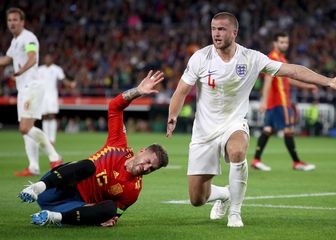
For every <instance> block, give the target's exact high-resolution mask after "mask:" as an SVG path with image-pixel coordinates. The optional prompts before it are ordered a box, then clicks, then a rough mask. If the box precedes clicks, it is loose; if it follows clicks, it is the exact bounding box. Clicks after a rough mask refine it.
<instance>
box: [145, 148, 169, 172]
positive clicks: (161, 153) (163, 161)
mask: <svg viewBox="0 0 336 240" xmlns="http://www.w3.org/2000/svg"><path fill="white" fill-rule="evenodd" d="M147 149H148V150H150V151H151V152H153V153H155V154H156V156H157V158H158V159H159V168H161V167H165V166H167V165H168V162H169V159H168V153H167V151H166V150H165V149H164V148H163V147H162V146H161V145H159V144H156V143H154V144H152V145H150V146H148V147H147Z"/></svg>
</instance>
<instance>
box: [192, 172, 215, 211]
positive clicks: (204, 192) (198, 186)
mask: <svg viewBox="0 0 336 240" xmlns="http://www.w3.org/2000/svg"><path fill="white" fill-rule="evenodd" d="M212 177H213V175H198V176H189V177H188V181H189V198H190V203H191V205H193V206H195V207H198V206H202V205H204V204H205V203H206V202H207V200H208V198H209V196H210V191H211V190H210V189H211V179H212Z"/></svg>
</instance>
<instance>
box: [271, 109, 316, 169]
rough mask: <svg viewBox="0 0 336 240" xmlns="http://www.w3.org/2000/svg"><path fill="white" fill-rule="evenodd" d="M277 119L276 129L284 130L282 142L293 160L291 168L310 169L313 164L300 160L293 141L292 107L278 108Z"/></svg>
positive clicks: (312, 167)
mask: <svg viewBox="0 0 336 240" xmlns="http://www.w3.org/2000/svg"><path fill="white" fill-rule="evenodd" d="M278 115H279V118H278V119H279V120H278V122H277V129H279V130H282V129H283V131H284V142H285V146H286V148H287V150H288V152H289V155H290V156H291V158H292V161H293V169H294V170H300V171H311V170H314V169H315V165H313V164H308V163H305V162H303V161H301V160H300V158H299V156H298V154H297V151H296V146H295V141H294V112H293V109H292V108H279V114H278Z"/></svg>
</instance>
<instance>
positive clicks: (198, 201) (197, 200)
mask: <svg viewBox="0 0 336 240" xmlns="http://www.w3.org/2000/svg"><path fill="white" fill-rule="evenodd" d="M206 202H207V198H205V197H203V196H192V195H190V203H191V205H193V206H194V207H199V206H202V205H204V204H205V203H206Z"/></svg>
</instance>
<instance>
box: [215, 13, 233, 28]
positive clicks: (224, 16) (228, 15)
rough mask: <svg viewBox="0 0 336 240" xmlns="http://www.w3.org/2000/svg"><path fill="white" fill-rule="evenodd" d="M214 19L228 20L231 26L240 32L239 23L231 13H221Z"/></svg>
mask: <svg viewBox="0 0 336 240" xmlns="http://www.w3.org/2000/svg"><path fill="white" fill-rule="evenodd" d="M212 19H213V20H214V19H228V20H229V21H230V22H231V24H232V25H233V26H234V27H235V28H236V29H237V30H238V28H239V23H238V20H237V18H236V16H235V15H233V14H232V13H229V12H219V13H217V14H216V15H215V16H214V17H213V18H212Z"/></svg>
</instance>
